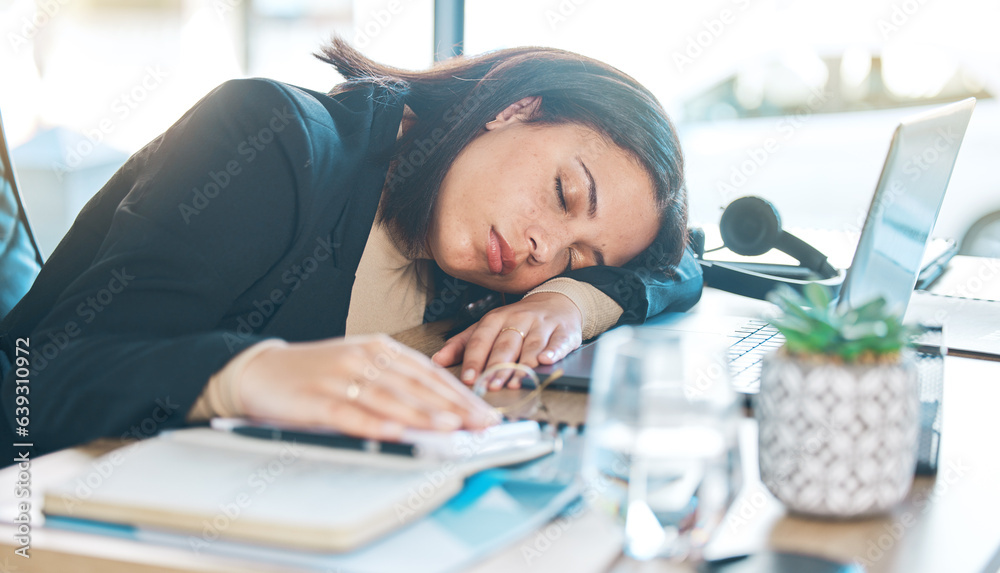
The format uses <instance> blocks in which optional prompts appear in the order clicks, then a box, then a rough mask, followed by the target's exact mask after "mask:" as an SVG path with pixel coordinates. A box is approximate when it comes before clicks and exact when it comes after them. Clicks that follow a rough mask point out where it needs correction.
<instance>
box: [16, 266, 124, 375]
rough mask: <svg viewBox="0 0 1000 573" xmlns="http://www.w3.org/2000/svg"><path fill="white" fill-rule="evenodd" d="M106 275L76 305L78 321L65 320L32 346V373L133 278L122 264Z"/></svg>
mask: <svg viewBox="0 0 1000 573" xmlns="http://www.w3.org/2000/svg"><path fill="white" fill-rule="evenodd" d="M109 275H110V276H109V278H108V282H107V283H106V285H104V286H103V287H102V288H99V289H97V290H96V291H92V292H91V293H89V294H88V296H86V297H85V298H84V299H83V301H82V302H80V303H79V304H78V305H77V306H76V309H75V311H76V315H77V316H78V317H79V318H80V321H76V320H67V321H66V322H65V323H64V324H63V326H62V328H61V329H59V330H56V331H55V332H49V333H48V334H47V336H46V337H47V338H48V340H46V341H44V342H42V343H41V344H40V345H38V346H36V348H37V350H38V352H36V353H35V354H34V356H33V359H34V361H33V364H32V375H35V374H38V373H39V372H41V371H43V370H45V369H46V368H47V367H48V365H49V363H50V362H51V361H53V360H55V359H56V357H58V356H59V354H61V353H62V351H63V350H65V349H66V347H67V346H69V343H70V342H72V341H73V340H74V339H76V337H78V336H80V334H82V333H83V326H84V325H87V324H90V323H91V322H93V321H94V320H95V319H96V318H97V317H98V315H99V314H101V313H103V312H104V310H105V309H107V308H108V307H109V306H110V305H111V304H112V303H113V302H114V300H115V297H116V296H118V295H119V294H121V293H122V292H123V291H124V290H125V289H126V288H128V287H129V285H131V284H132V281H134V280H135V278H136V277H135V275H133V274H131V273H129V272H128V269H126V267H121V268H118V269H112V270H111V272H110V273H109Z"/></svg>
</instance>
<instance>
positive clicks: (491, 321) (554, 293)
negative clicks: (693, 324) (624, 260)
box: [434, 250, 702, 386]
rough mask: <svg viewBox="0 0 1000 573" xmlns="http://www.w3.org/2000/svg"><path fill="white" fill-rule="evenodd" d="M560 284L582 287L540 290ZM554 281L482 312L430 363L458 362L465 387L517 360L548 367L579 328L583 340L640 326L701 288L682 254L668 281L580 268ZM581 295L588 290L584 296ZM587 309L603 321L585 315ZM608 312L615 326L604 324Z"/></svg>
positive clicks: (641, 272)
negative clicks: (486, 372)
mask: <svg viewBox="0 0 1000 573" xmlns="http://www.w3.org/2000/svg"><path fill="white" fill-rule="evenodd" d="M566 278H569V279H572V280H575V281H578V282H579V283H580V286H581V287H582V288H581V289H565V288H553V287H551V286H549V287H547V285H550V283H551V284H552V285H555V284H556V283H557V282H559V281H563V280H565V279H566ZM557 279H558V280H557ZM557 279H553V280H552V281H549V282H547V283H544V284H542V285H541V286H540V287H539V288H538V289H535V290H537V291H540V292H538V293H537V294H531V295H530V296H526V297H525V298H524V299H522V300H521V301H519V302H516V303H512V304H509V305H506V306H503V307H500V308H497V309H494V310H493V311H490V313H488V314H487V315H486V316H485V317H483V319H482V320H480V321H479V322H477V323H476V324H474V325H472V326H470V327H469V328H467V329H466V330H465V331H463V332H461V333H459V334H458V335H456V336H454V337H452V338H451V339H449V340H448V342H447V343H446V344H445V346H444V347H443V348H442V349H441V351H440V352H438V353H437V354H436V355H435V356H434V360H435V362H437V363H439V364H442V365H452V364H456V363H458V362H459V361H461V362H462V376H461V378H462V381H463V382H465V383H471V382H472V381H473V380H475V377H476V376H478V374H479V373H480V372H482V371H483V370H484V369H485V368H488V367H489V366H491V365H493V364H497V363H500V362H511V361H519V362H521V363H523V364H527V365H528V366H532V367H534V366H537V365H538V364H551V363H553V362H556V361H558V360H561V359H562V358H563V357H565V356H566V354H568V353H569V352H571V351H572V350H574V349H576V348H577V347H578V346H579V345H580V343H581V342H582V341H583V340H584V325H585V324H587V325H588V328H587V333H586V334H587V336H588V337H590V336H596V335H598V334H600V333H602V332H604V330H607V329H608V328H610V327H611V326H617V325H621V324H641V323H642V322H644V321H645V320H646V318H648V317H651V316H654V315H656V314H659V313H660V312H667V311H670V312H679V311H685V310H688V309H689V308H691V307H692V306H694V305H695V303H697V302H698V299H699V298H700V297H701V289H702V274H701V267H700V266H699V265H698V262H697V261H696V260H695V259H694V256H693V254H692V253H691V252H690V250H686V251H685V252H684V256H683V257H682V259H681V261H680V263H679V264H678V266H677V267H676V269H675V270H674V272H673V273H672V274H670V275H668V274H666V273H664V272H662V271H651V270H649V269H644V268H642V267H631V268H630V267H626V268H617V267H586V268H583V269H578V270H574V271H570V272H569V273H566V274H564V275H562V276H561V277H558V278H557ZM588 289H593V290H590V291H589V292H588ZM595 291H596V292H595ZM609 305H613V306H615V307H617V308H609ZM595 310H596V312H598V313H599V314H600V315H601V317H602V318H605V320H595V319H594V317H588V316H586V315H585V313H586V312H588V311H589V312H595ZM616 311H617V313H618V314H617V317H618V318H617V320H616V321H615V322H611V321H609V320H606V319H607V317H609V316H614V315H615V313H616ZM507 327H511V328H516V329H517V330H518V331H520V332H524V334H525V336H524V338H523V339H521V337H520V335H519V334H517V333H516V332H513V331H510V330H508V331H504V329H505V328H507ZM501 334H503V336H501ZM512 386H516V383H514V384H512Z"/></svg>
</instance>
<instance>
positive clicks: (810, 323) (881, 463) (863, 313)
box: [754, 284, 919, 518]
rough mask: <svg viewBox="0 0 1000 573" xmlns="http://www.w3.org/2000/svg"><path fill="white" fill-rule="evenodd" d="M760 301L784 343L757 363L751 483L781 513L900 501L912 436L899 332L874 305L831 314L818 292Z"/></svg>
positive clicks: (913, 387) (915, 421) (848, 512)
mask: <svg viewBox="0 0 1000 573" xmlns="http://www.w3.org/2000/svg"><path fill="white" fill-rule="evenodd" d="M804 292H805V297H803V296H802V295H800V294H798V293H797V292H795V291H793V290H792V289H790V288H785V289H778V290H775V291H772V293H771V295H770V296H769V297H768V298H769V300H770V301H771V302H773V303H775V304H777V305H778V307H779V308H780V310H781V311H782V315H781V316H779V317H778V318H775V319H773V320H772V321H771V322H772V324H773V325H774V326H775V327H776V328H777V329H778V330H779V331H780V332H781V333H782V334H783V335H784V337H785V344H784V346H782V347H781V348H779V349H778V350H776V351H774V352H772V353H770V354H768V355H767V356H765V357H764V360H763V364H762V370H761V387H760V394H759V396H758V397H757V401H756V403H755V406H754V408H755V412H756V417H757V420H758V424H759V456H760V473H761V479H762V480H763V482H764V484H765V485H766V486H767V488H768V489H769V490H770V491H771V493H773V494H774V495H775V497H777V498H778V499H779V500H781V501H782V502H783V503H784V504H785V505H786V506H787V507H788V508H789V509H790V510H792V511H795V512H797V513H803V514H808V515H814V516H822V517H841V518H843V517H859V516H865V515H871V514H874V513H879V512H882V511H884V510H887V509H888V508H890V507H892V506H893V505H894V504H896V503H897V502H899V501H900V500H902V499H903V497H905V496H906V494H907V492H908V491H909V489H910V485H911V484H912V481H913V472H914V466H915V463H916V440H917V435H918V430H919V418H918V398H919V396H918V390H917V377H916V368H915V367H914V364H913V360H912V358H911V357H910V353H909V352H908V351H907V349H906V346H907V343H908V340H909V337H910V332H909V329H908V328H906V327H904V326H903V325H902V323H901V317H899V316H895V315H893V314H890V313H889V312H887V308H886V303H885V301H884V300H883V299H881V298H879V299H876V300H873V301H871V302H869V303H867V304H865V305H862V306H860V307H859V308H855V309H852V310H844V309H839V308H836V307H835V306H833V305H831V303H830V296H829V294H828V293H827V291H826V289H825V288H824V287H821V286H819V285H817V284H810V285H808V286H807V287H806V288H805V290H804Z"/></svg>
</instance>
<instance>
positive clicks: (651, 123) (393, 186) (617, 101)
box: [317, 37, 687, 271]
mask: <svg viewBox="0 0 1000 573" xmlns="http://www.w3.org/2000/svg"><path fill="white" fill-rule="evenodd" d="M317 57H318V58H320V59H321V60H323V61H325V62H328V63H330V64H332V65H333V66H334V67H336V69H337V70H338V71H339V72H340V73H341V75H343V76H344V78H345V79H346V81H345V82H344V83H343V84H340V85H339V86H337V87H336V88H334V90H333V92H331V93H332V94H337V93H343V92H345V91H349V90H352V89H355V88H357V87H358V86H360V85H369V84H372V83H375V84H377V85H380V86H383V87H385V88H388V89H390V90H392V91H394V92H396V93H399V94H400V95H401V97H402V99H403V101H405V102H406V104H407V105H408V106H409V107H410V109H412V110H413V112H414V114H415V115H416V118H415V121H414V122H413V123H412V124H410V125H408V126H407V129H406V131H405V134H404V136H403V137H402V138H401V139H400V140H399V142H398V144H397V147H396V150H395V157H394V158H393V161H392V166H391V168H390V174H389V177H388V179H387V186H386V190H385V193H386V194H385V196H384V197H383V203H382V210H381V212H380V218H381V219H380V220H381V221H383V222H384V223H386V224H387V225H388V228H389V230H390V232H391V233H392V234H393V236H394V238H395V239H396V240H397V241H398V242H401V243H402V244H403V245H404V247H406V248H408V249H409V250H410V251H411V252H415V251H418V250H420V248H421V247H422V246H423V242H424V240H425V237H426V235H427V229H428V225H429V223H430V218H431V213H432V212H433V208H434V203H435V200H436V198H437V193H438V189H439V188H440V186H441V182H442V181H443V180H444V176H445V173H446V172H447V170H448V168H449V167H451V164H452V162H453V161H454V160H455V157H457V156H458V154H459V153H460V152H461V151H462V149H463V148H464V147H465V146H466V145H467V144H468V143H469V142H470V141H472V140H473V139H474V138H475V137H476V136H477V135H479V134H480V133H482V132H483V126H484V125H485V124H486V123H487V122H489V121H490V120H492V119H494V118H496V116H497V114H499V113H500V112H501V111H503V110H504V109H506V108H507V106H509V105H510V104H512V103H514V102H516V101H519V100H520V99H522V98H524V97H528V96H541V106H540V108H539V110H538V112H537V113H536V114H535V116H534V117H532V118H531V120H530V121H531V122H533V123H541V124H562V123H575V124H581V125H584V126H587V127H589V128H591V129H593V130H594V131H596V132H597V133H599V134H602V135H603V136H604V137H605V138H606V139H607V140H608V141H610V142H613V143H614V144H615V145H617V146H618V147H620V148H622V149H624V150H625V151H626V152H627V153H628V154H629V155H631V156H632V157H633V158H634V159H635V160H636V161H637V162H638V163H639V164H640V165H641V166H642V167H644V168H645V170H646V171H647V173H648V174H649V176H650V178H651V179H652V181H653V185H654V188H655V190H656V191H655V192H656V201H657V205H658V207H659V209H660V212H661V217H660V230H659V233H658V235H657V238H656V240H654V242H653V245H651V247H650V248H648V249H646V251H645V252H644V253H643V255H642V256H640V257H637V259H636V260H634V261H632V263H631V264H630V266H632V264H640V265H641V266H643V267H645V268H646V269H648V270H668V271H669V270H670V269H671V268H672V267H673V266H675V265H676V264H677V262H678V261H679V260H680V257H681V254H682V253H683V250H684V247H685V245H686V243H687V194H686V190H685V188H684V161H683V157H682V154H681V149H680V144H679V142H678V141H677V136H676V133H675V130H674V127H673V125H672V124H671V123H670V120H669V119H668V118H667V115H666V113H665V112H664V111H663V108H662V106H660V103H659V102H658V101H657V100H656V98H655V97H654V96H653V94H651V93H650V92H649V90H647V89H646V88H644V87H643V86H642V85H640V84H639V83H638V82H637V81H635V80H634V79H632V78H631V77H629V76H628V75H626V74H625V73H623V72H621V71H619V70H618V69H616V68H614V67H611V66H609V65H607V64H604V63H602V62H599V61H597V60H593V59H591V58H587V57H584V56H581V55H578V54H574V53H572V52H567V51H564V50H557V49H553V48H534V47H530V48H511V49H506V50H498V51H495V52H488V53H485V54H482V55H479V56H474V57H459V58H453V59H451V60H448V61H446V62H442V63H439V64H437V65H435V66H434V67H433V68H431V69H429V70H426V71H407V70H400V69H396V68H393V67H389V66H384V65H381V64H378V63H375V62H373V61H372V60H370V59H369V58H367V57H365V56H364V55H362V54H361V53H360V52H358V51H357V50H355V49H354V48H352V47H351V46H350V45H349V44H347V42H345V41H344V40H343V39H341V38H336V37H335V38H334V39H333V40H332V42H331V43H330V44H329V45H328V46H326V47H324V48H323V49H322V52H321V53H320V54H317ZM640 261H641V262H640Z"/></svg>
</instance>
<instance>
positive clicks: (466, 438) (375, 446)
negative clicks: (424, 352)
mask: <svg viewBox="0 0 1000 573" xmlns="http://www.w3.org/2000/svg"><path fill="white" fill-rule="evenodd" d="M211 426H212V428H213V429H215V430H221V431H225V432H230V433H233V434H237V435H240V436H247V437H250V438H257V439H263V440H278V441H282V440H283V441H286V442H296V443H299V444H308V445H314V446H324V447H328V448H337V449H343V450H357V451H362V452H368V453H373V454H391V455H396V456H406V457H413V458H434V459H462V458H467V457H475V456H480V455H487V454H493V453H496V452H497V451H502V450H513V449H518V448H521V447H526V446H530V445H532V444H536V443H538V441H539V439H540V438H541V430H540V429H539V426H538V423H537V422H534V421H531V420H524V421H520V422H510V423H506V424H500V425H498V426H492V427H490V428H487V429H485V430H481V431H478V432H467V431H456V432H434V431H429V430H406V431H405V432H404V433H403V436H402V439H401V440H400V441H398V442H385V441H381V440H373V439H368V438H358V437H355V436H348V435H345V434H341V433H337V432H334V431H327V430H318V429H313V428H309V427H279V426H277V425H274V424H267V423H262V422H256V421H251V420H245V419H242V418H213V419H212V422H211Z"/></svg>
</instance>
